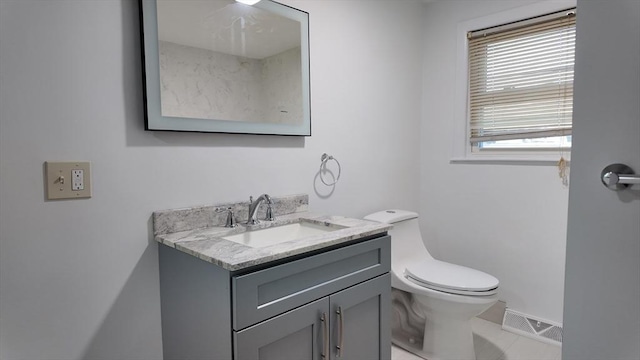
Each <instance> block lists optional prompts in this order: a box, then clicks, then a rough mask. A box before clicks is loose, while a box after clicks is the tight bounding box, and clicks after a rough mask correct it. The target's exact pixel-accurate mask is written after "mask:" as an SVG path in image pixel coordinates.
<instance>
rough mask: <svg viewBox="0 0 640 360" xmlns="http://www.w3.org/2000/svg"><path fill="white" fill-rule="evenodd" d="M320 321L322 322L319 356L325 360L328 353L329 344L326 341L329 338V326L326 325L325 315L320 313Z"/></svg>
mask: <svg viewBox="0 0 640 360" xmlns="http://www.w3.org/2000/svg"><path fill="white" fill-rule="evenodd" d="M320 321H322V352H321V353H320V356H321V357H322V358H323V359H326V358H327V354H328V353H329V351H328V350H329V349H328V346H329V342H328V341H327V338H328V337H329V326H328V325H327V314H325V313H322V316H321V317H320Z"/></svg>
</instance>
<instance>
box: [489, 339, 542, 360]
mask: <svg viewBox="0 0 640 360" xmlns="http://www.w3.org/2000/svg"><path fill="white" fill-rule="evenodd" d="M546 347H547V344H545V343H543V342H540V341H536V340H533V339H529V338H527V337H524V336H518V338H517V339H516V341H515V342H513V343H512V344H511V345H510V346H509V347H507V348H506V349H505V350H504V355H503V356H502V357H501V358H500V360H534V359H535V360H538V359H542V358H543V354H544V351H545V350H546Z"/></svg>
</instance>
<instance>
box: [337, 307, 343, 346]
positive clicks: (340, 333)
mask: <svg viewBox="0 0 640 360" xmlns="http://www.w3.org/2000/svg"><path fill="white" fill-rule="evenodd" d="M336 314H338V317H339V318H340V321H339V322H338V332H339V335H338V339H340V340H339V341H338V346H336V348H337V349H338V353H337V356H338V357H342V349H343V348H344V313H343V312H342V307H340V306H338V311H336Z"/></svg>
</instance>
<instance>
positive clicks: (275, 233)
mask: <svg viewBox="0 0 640 360" xmlns="http://www.w3.org/2000/svg"><path fill="white" fill-rule="evenodd" d="M335 230H340V228H338V227H336V226H335V225H320V224H316V223H310V222H304V221H301V222H297V223H293V224H287V225H281V226H274V227H270V228H266V229H260V230H250V231H246V232H243V233H241V234H237V235H230V236H224V237H222V238H223V239H225V240H229V241H233V242H237V243H239V244H243V245H246V246H250V247H253V248H261V247H266V246H271V245H275V244H280V243H283V242H287V241H291V240H297V239H302V238H305V237H308V236H314V235H319V234H324V233H327V232H330V231H335Z"/></svg>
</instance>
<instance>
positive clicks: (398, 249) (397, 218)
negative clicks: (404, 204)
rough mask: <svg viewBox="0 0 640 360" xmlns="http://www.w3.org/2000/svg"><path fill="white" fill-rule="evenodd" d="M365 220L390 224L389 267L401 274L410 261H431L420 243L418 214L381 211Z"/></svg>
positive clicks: (366, 217) (430, 257)
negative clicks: (391, 226)
mask: <svg viewBox="0 0 640 360" xmlns="http://www.w3.org/2000/svg"><path fill="white" fill-rule="evenodd" d="M364 219H365V220H370V221H377V222H381V223H386V224H392V225H393V228H392V229H391V230H389V235H391V266H392V268H395V267H398V269H397V270H398V271H400V273H402V271H403V270H404V265H405V263H407V262H410V261H414V260H415V261H420V260H422V261H424V260H426V259H433V257H432V256H431V254H429V252H428V251H427V248H426V247H425V245H424V242H423V241H422V236H421V235H420V227H419V225H418V214H417V213H415V212H412V211H407V210H395V209H393V210H383V211H379V212H376V213H373V214H369V215H367V216H365V217H364Z"/></svg>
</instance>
